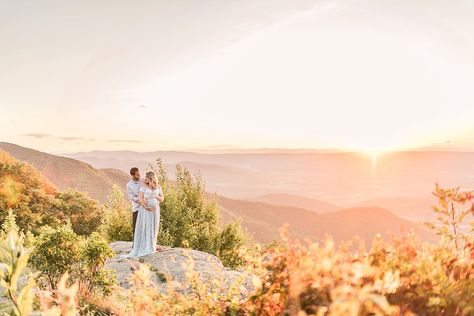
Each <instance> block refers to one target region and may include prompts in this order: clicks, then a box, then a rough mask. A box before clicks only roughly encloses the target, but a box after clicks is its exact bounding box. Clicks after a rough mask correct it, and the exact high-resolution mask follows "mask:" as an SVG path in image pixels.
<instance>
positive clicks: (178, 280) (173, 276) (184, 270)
mask: <svg viewBox="0 0 474 316" xmlns="http://www.w3.org/2000/svg"><path fill="white" fill-rule="evenodd" d="M110 247H111V248H112V249H113V250H114V251H115V253H116V256H115V257H113V258H111V259H109V260H108V261H107V263H106V265H105V268H106V269H111V270H114V271H115V272H116V275H117V280H118V283H119V285H120V286H122V287H124V288H128V287H129V286H130V284H129V282H128V279H129V277H130V275H131V274H132V273H133V271H134V269H136V268H137V267H138V265H139V264H140V263H142V264H146V265H148V266H149V267H150V270H151V271H152V272H153V273H152V280H153V281H154V282H155V283H156V285H157V286H158V289H159V290H160V291H163V292H166V291H167V288H168V285H169V284H170V282H171V283H172V285H173V288H174V289H176V290H177V291H179V292H181V293H185V294H186V293H190V292H192V285H191V282H190V279H189V274H190V273H193V272H196V274H197V276H198V278H199V279H200V280H201V281H202V282H204V283H205V284H206V285H207V286H209V288H213V289H217V290H218V291H228V290H229V289H230V288H231V286H234V287H236V288H238V290H239V292H240V295H241V296H242V297H246V296H248V295H249V294H250V293H251V292H252V291H253V285H252V277H253V276H252V275H251V274H250V273H248V272H245V271H244V270H240V271H235V270H231V269H229V268H226V267H224V266H223V265H222V262H221V261H220V260H219V259H218V258H217V257H216V256H214V255H211V254H208V253H206V252H202V251H197V250H192V249H184V248H169V247H162V250H161V251H159V252H156V253H153V254H150V255H147V256H143V257H140V258H138V259H122V258H120V256H121V255H123V254H126V253H128V252H130V250H131V248H132V243H131V242H125V241H116V242H113V243H111V244H110Z"/></svg>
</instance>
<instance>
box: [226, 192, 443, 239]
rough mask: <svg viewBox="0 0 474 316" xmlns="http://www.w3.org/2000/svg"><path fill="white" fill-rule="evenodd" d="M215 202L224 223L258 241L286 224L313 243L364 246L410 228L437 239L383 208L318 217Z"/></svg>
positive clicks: (285, 209) (292, 210)
mask: <svg viewBox="0 0 474 316" xmlns="http://www.w3.org/2000/svg"><path fill="white" fill-rule="evenodd" d="M217 202H218V204H219V206H220V207H221V212H222V216H223V219H224V222H225V223H229V222H232V221H234V220H236V219H237V220H239V221H240V222H241V223H242V225H243V226H244V227H246V228H247V229H248V231H249V232H250V233H251V234H252V235H253V237H254V239H255V241H258V242H269V241H271V240H273V239H274V238H275V237H276V236H277V234H278V229H279V228H280V227H281V226H283V225H284V224H285V223H288V224H289V232H290V234H291V235H292V236H295V237H297V238H300V239H304V238H309V239H311V240H314V241H317V240H321V239H323V238H324V236H325V235H326V234H328V235H331V236H332V237H333V238H334V240H335V241H344V240H349V239H351V238H352V237H354V236H359V237H360V238H361V239H362V240H364V241H365V242H366V243H370V242H371V240H372V239H373V238H374V237H375V235H376V234H378V233H381V234H384V233H386V232H390V233H394V234H395V235H397V234H399V233H401V232H406V231H408V230H411V229H414V230H415V231H416V232H417V233H418V234H419V235H420V237H421V238H422V239H423V240H425V241H430V242H433V241H435V240H437V238H436V236H434V235H433V234H432V233H431V232H430V231H428V230H427V229H425V228H424V227H423V226H422V225H417V224H414V223H412V222H410V221H408V220H405V219H402V218H400V217H398V216H396V215H394V214H393V213H391V212H390V211H388V210H386V209H383V208H377V207H359V208H349V209H342V210H339V211H333V212H330V213H324V214H318V213H316V212H314V211H309V210H305V209H302V208H297V207H285V206H277V205H271V204H266V203H262V202H253V201H243V200H234V199H229V198H225V197H222V196H217Z"/></svg>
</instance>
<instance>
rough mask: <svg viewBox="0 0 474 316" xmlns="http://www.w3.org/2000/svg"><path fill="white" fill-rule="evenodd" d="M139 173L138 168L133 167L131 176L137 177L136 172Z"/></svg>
mask: <svg viewBox="0 0 474 316" xmlns="http://www.w3.org/2000/svg"><path fill="white" fill-rule="evenodd" d="M137 171H138V168H137V167H133V168H132V169H130V175H131V176H133V175H135V172H137Z"/></svg>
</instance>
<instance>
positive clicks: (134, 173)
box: [127, 167, 142, 236]
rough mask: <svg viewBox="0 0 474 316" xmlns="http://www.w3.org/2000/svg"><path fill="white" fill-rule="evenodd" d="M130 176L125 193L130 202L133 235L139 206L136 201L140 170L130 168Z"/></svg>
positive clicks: (139, 184)
mask: <svg viewBox="0 0 474 316" xmlns="http://www.w3.org/2000/svg"><path fill="white" fill-rule="evenodd" d="M130 176H131V177H132V179H130V181H128V182H127V195H128V199H129V200H130V203H131V204H132V218H133V220H132V227H133V236H135V225H136V224H137V216H138V208H139V206H140V204H139V203H138V190H139V189H140V186H141V185H142V183H141V181H140V170H139V169H138V168H137V167H133V168H132V169H130Z"/></svg>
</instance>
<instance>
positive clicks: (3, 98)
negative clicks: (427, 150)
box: [0, 0, 474, 152]
mask: <svg viewBox="0 0 474 316" xmlns="http://www.w3.org/2000/svg"><path fill="white" fill-rule="evenodd" d="M473 17H474V1H472V0H457V1H448V0H444V1H441V0H344V1H339V0H334V1H331V0H330V1H313V0H245V1H242V0H232V1H231V0H199V1H198V0H194V1H193V0H168V1H164V0H153V1H143V0H142V1H117V0H114V1H64V0H60V1H49V0H47V1H23V0H0V48H1V49H0V141H9V142H13V143H17V144H20V145H23V146H28V147H33V148H37V149H40V150H46V151H51V152H60V151H64V152H66V151H86V150H93V149H102V150H115V149H117V150H123V149H130V150H139V151H145V150H157V149H191V148H201V149H205V148H207V149H218V148H258V147H267V148H272V147H275V148H276V147H280V148H341V149H357V150H369V151H370V150H387V149H404V148H413V147H429V146H435V147H440V148H450V147H454V148H469V149H471V150H472V149H474V19H473Z"/></svg>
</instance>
